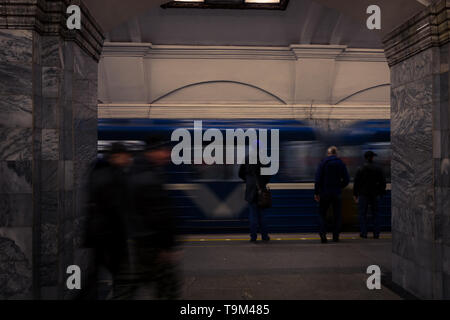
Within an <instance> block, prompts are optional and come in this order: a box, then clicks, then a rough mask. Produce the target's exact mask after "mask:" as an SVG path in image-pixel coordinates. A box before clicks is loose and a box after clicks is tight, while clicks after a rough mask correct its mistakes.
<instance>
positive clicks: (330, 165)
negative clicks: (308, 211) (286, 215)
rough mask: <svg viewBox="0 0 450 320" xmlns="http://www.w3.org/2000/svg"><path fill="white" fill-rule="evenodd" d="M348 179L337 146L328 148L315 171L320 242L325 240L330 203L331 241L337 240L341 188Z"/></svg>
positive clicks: (340, 216)
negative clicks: (332, 226) (332, 216)
mask: <svg viewBox="0 0 450 320" xmlns="http://www.w3.org/2000/svg"><path fill="white" fill-rule="evenodd" d="M349 181H350V178H349V176H348V171H347V167H346V166H345V164H344V162H342V160H341V159H339V158H338V157H337V148H336V147H334V146H332V147H330V148H328V152H327V157H326V158H325V159H323V160H322V162H321V163H320V164H319V166H318V168H317V171H316V179H315V186H314V199H315V200H316V201H317V202H319V211H320V213H319V234H320V239H321V241H322V243H326V242H327V237H326V234H327V230H326V216H327V211H328V208H329V207H330V205H331V206H332V207H333V214H334V228H333V241H335V242H338V241H339V233H340V231H341V225H342V214H341V211H342V189H344V188H345V187H346V186H347V185H348V183H349Z"/></svg>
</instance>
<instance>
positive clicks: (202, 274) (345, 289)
mask: <svg viewBox="0 0 450 320" xmlns="http://www.w3.org/2000/svg"><path fill="white" fill-rule="evenodd" d="M329 237H330V236H329ZM271 239H272V240H271V241H270V242H268V243H266V242H262V241H258V242H257V243H250V242H249V236H248V235H247V234H234V235H189V236H184V237H183V238H182V239H180V240H181V241H182V243H183V245H182V248H183V251H182V255H181V258H180V260H181V269H182V274H183V282H184V285H183V293H182V299H186V300H197V299H198V300H216V299H222V300H266V299H270V300H297V299H350V300H354V299H375V300H380V299H389V300H398V299H405V298H411V297H409V296H406V295H404V294H403V293H402V292H401V291H399V290H397V289H396V288H395V285H393V284H392V283H391V282H390V272H391V234H389V233H385V234H382V235H381V237H380V239H372V238H371V235H369V239H361V238H359V234H357V233H343V234H341V239H340V242H338V243H335V242H332V241H329V242H328V243H326V244H321V243H320V239H319V237H318V235H317V234H271ZM258 240H259V239H258ZM329 240H331V239H329ZM370 265H378V266H379V267H380V269H381V272H382V281H381V283H382V287H381V289H380V290H369V289H368V288H367V285H366V281H367V278H368V277H369V276H370V275H369V274H367V273H366V270H367V267H368V266H370Z"/></svg>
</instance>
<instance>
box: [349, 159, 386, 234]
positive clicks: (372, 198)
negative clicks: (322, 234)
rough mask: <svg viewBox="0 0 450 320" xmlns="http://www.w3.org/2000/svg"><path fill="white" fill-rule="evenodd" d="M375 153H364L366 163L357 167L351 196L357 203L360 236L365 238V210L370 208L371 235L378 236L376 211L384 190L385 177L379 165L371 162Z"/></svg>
mask: <svg viewBox="0 0 450 320" xmlns="http://www.w3.org/2000/svg"><path fill="white" fill-rule="evenodd" d="M376 155H377V154H376V153H374V152H373V151H367V152H366V153H365V154H364V158H365V159H366V163H365V164H364V165H363V166H362V167H361V168H359V169H358V171H357V172H356V176H355V183H354V186H353V196H354V199H355V202H356V203H358V216H359V224H360V228H361V234H360V236H361V238H367V212H368V211H369V207H370V208H371V212H372V217H373V237H374V238H375V239H378V238H379V237H380V221H379V212H378V202H379V198H380V197H381V196H382V195H384V194H385V192H386V178H385V177H384V173H383V170H382V169H381V167H379V166H377V165H375V164H374V163H373V158H374V157H375V156H376Z"/></svg>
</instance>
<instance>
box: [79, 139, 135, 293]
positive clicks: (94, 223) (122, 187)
mask: <svg viewBox="0 0 450 320" xmlns="http://www.w3.org/2000/svg"><path fill="white" fill-rule="evenodd" d="M132 161H133V160H132V156H131V154H130V153H129V152H128V150H127V149H126V147H125V146H124V145H123V144H121V143H114V144H113V145H112V146H111V150H110V151H109V154H108V155H107V161H106V162H99V163H97V165H96V166H95V168H94V170H93V171H92V173H91V176H90V182H89V204H88V216H87V223H86V234H85V243H84V246H85V247H88V248H93V249H94V254H95V270H94V271H93V273H92V274H91V275H90V277H89V279H88V284H87V288H85V290H84V291H83V292H82V294H81V295H80V298H81V299H97V298H98V292H97V290H98V287H97V285H98V279H97V275H98V271H99V270H100V268H101V267H103V268H105V269H106V270H107V271H108V272H109V273H110V274H111V276H112V279H113V287H114V285H115V280H116V279H117V275H118V273H119V269H120V268H121V265H123V264H126V263H127V257H128V252H127V230H126V226H127V221H126V219H127V218H126V217H127V214H129V213H130V208H131V207H132V200H131V195H130V180H129V178H130V169H131V164H132Z"/></svg>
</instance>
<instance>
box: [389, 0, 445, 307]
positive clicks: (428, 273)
mask: <svg viewBox="0 0 450 320" xmlns="http://www.w3.org/2000/svg"><path fill="white" fill-rule="evenodd" d="M449 26H450V1H448V0H447V1H445V0H441V1H435V2H434V3H433V4H432V5H431V6H429V7H428V8H427V9H426V10H424V11H423V12H422V13H420V14H418V15H417V16H415V17H413V18H412V19H410V20H409V21H407V22H406V23H404V24H403V25H401V26H400V27H398V28H397V29H395V30H393V31H392V32H391V33H390V34H388V35H387V36H386V38H385V39H384V46H385V50H386V57H387V59H388V62H389V65H390V68H391V80H392V92H391V100H392V101H391V104H392V106H391V118H392V119H391V122H392V128H391V131H392V237H393V240H392V246H393V248H392V250H393V261H392V277H393V281H394V282H396V283H397V284H399V285H401V286H402V287H403V288H405V289H406V290H408V291H409V292H411V293H412V294H414V295H416V296H417V297H419V298H425V299H449V298H450V162H449V158H450V154H449V149H450V144H449V143H450V142H449V141H450V140H449V122H450V118H449V116H450V112H449V100H448V89H449V35H450V34H449Z"/></svg>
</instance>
